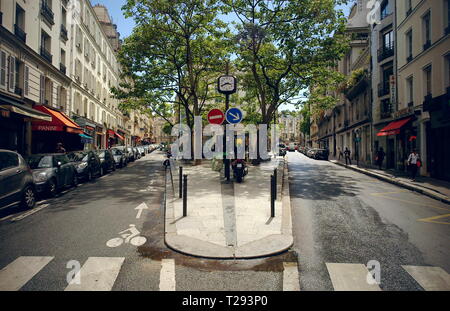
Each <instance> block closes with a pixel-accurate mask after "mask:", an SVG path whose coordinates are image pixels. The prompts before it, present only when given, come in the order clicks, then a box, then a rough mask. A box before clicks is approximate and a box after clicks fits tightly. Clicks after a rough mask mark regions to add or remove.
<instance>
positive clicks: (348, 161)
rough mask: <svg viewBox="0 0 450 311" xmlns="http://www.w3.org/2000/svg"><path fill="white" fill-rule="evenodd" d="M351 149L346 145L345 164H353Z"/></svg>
mask: <svg viewBox="0 0 450 311" xmlns="http://www.w3.org/2000/svg"><path fill="white" fill-rule="evenodd" d="M351 154H352V153H351V151H350V150H349V149H348V147H345V151H344V156H345V165H348V163H350V165H352V159H351Z"/></svg>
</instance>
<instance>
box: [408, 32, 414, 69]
mask: <svg viewBox="0 0 450 311" xmlns="http://www.w3.org/2000/svg"><path fill="white" fill-rule="evenodd" d="M406 53H407V54H406V61H407V62H410V61H412V59H413V33H412V30H410V31H408V32H407V33H406Z"/></svg>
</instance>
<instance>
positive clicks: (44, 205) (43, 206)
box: [11, 204, 49, 221]
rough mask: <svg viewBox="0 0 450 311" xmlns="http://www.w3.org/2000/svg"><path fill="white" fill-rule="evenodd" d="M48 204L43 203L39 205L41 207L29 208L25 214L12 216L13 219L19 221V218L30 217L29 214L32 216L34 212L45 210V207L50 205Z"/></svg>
mask: <svg viewBox="0 0 450 311" xmlns="http://www.w3.org/2000/svg"><path fill="white" fill-rule="evenodd" d="M48 206H49V204H42V205H41V206H39V207H36V208H33V209H32V210H29V211H28V212H25V213H23V214H21V215H19V216H17V217H14V218H12V219H11V221H19V220H22V219H24V218H26V217H28V216H31V215H33V214H35V213H37V212H39V211H40V210H43V209H44V208H46V207H48Z"/></svg>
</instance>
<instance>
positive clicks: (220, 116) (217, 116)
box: [208, 109, 225, 125]
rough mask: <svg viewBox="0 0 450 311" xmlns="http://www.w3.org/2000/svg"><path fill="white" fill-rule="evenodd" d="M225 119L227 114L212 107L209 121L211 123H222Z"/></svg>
mask: <svg viewBox="0 0 450 311" xmlns="http://www.w3.org/2000/svg"><path fill="white" fill-rule="evenodd" d="M223 121H225V114H224V113H223V112H222V111H221V110H220V109H212V110H211V111H210V112H209V113H208V122H209V123H210V124H219V125H221V124H222V123H223Z"/></svg>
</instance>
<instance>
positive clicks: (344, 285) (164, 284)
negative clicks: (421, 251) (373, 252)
mask: <svg viewBox="0 0 450 311" xmlns="http://www.w3.org/2000/svg"><path fill="white" fill-rule="evenodd" d="M54 259H55V258H54V257H51V256H21V257H18V258H16V259H15V260H13V261H12V262H10V263H9V264H7V265H6V266H4V267H2V269H1V270H0V291H17V290H21V289H22V288H24V287H25V286H26V284H27V283H28V282H30V281H32V279H33V278H35V277H37V276H38V275H39V274H40V273H43V272H42V271H43V270H47V271H46V273H47V274H48V273H51V272H52V271H54V270H52V269H45V268H46V267H48V266H51V265H57V262H56V260H54ZM52 261H53V263H52ZM149 261H150V260H149ZM125 262H126V258H125V257H88V258H87V260H86V261H85V262H84V264H83V265H82V266H78V267H77V266H76V265H74V267H75V270H74V269H72V270H71V272H73V273H72V274H71V275H70V277H69V273H70V271H69V270H64V273H66V274H67V278H66V275H64V276H63V277H64V278H66V280H67V283H65V285H64V287H62V288H61V289H60V290H65V291H111V290H113V289H114V286H115V284H116V282H117V280H118V277H119V275H120V274H121V273H122V274H124V273H127V271H126V269H124V263H125ZM60 263H61V261H59V262H58V264H60ZM156 263H159V264H160V272H159V273H160V275H159V287H158V285H157V284H155V285H157V286H156V287H155V289H157V288H159V290H161V291H175V290H177V284H176V283H177V277H182V276H177V275H176V271H177V270H178V269H180V267H179V266H178V267H177V265H176V262H175V260H174V259H162V260H161V261H160V262H156ZM159 264H158V265H159ZM69 267H71V265H70V264H67V267H63V268H69ZM325 267H326V271H327V273H328V276H329V279H330V281H331V284H332V286H333V289H334V290H335V291H380V290H382V287H383V286H382V284H379V282H376V281H375V279H373V278H372V277H373V273H372V272H373V271H369V269H368V268H367V267H366V265H364V264H358V263H325ZM401 269H404V271H405V272H406V273H407V274H409V275H410V276H411V277H412V278H413V279H414V280H415V281H416V282H417V283H418V284H419V285H420V286H421V287H422V288H423V289H424V290H425V291H436V290H438V291H450V275H449V274H448V273H447V272H446V271H445V270H444V269H442V268H440V267H430V266H411V265H404V266H402V268H401ZM124 270H125V271H124ZM68 272H69V273H68ZM149 273H150V272H149ZM151 273H154V274H157V273H158V272H157V270H153V272H151ZM229 273H230V275H231V274H232V273H233V271H229ZM181 275H183V273H182V274H181ZM61 277H62V276H61V275H59V276H57V278H59V279H60V278H61ZM141 277H143V278H148V276H145V275H142V276H141ZM207 277H208V275H207V274H205V278H207ZM280 278H281V280H282V282H281V283H280V285H279V289H278V290H280V291H281V290H283V291H300V290H301V288H300V284H301V279H302V275H301V269H299V267H298V265H297V262H285V263H283V272H282V275H281V276H280ZM122 279H127V280H131V281H132V278H131V279H130V278H127V277H125V278H122ZM119 288H123V286H120V287H119ZM116 290H117V289H116ZM247 290H250V289H247ZM251 290H258V289H257V288H256V289H253V288H252V289H251Z"/></svg>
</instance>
